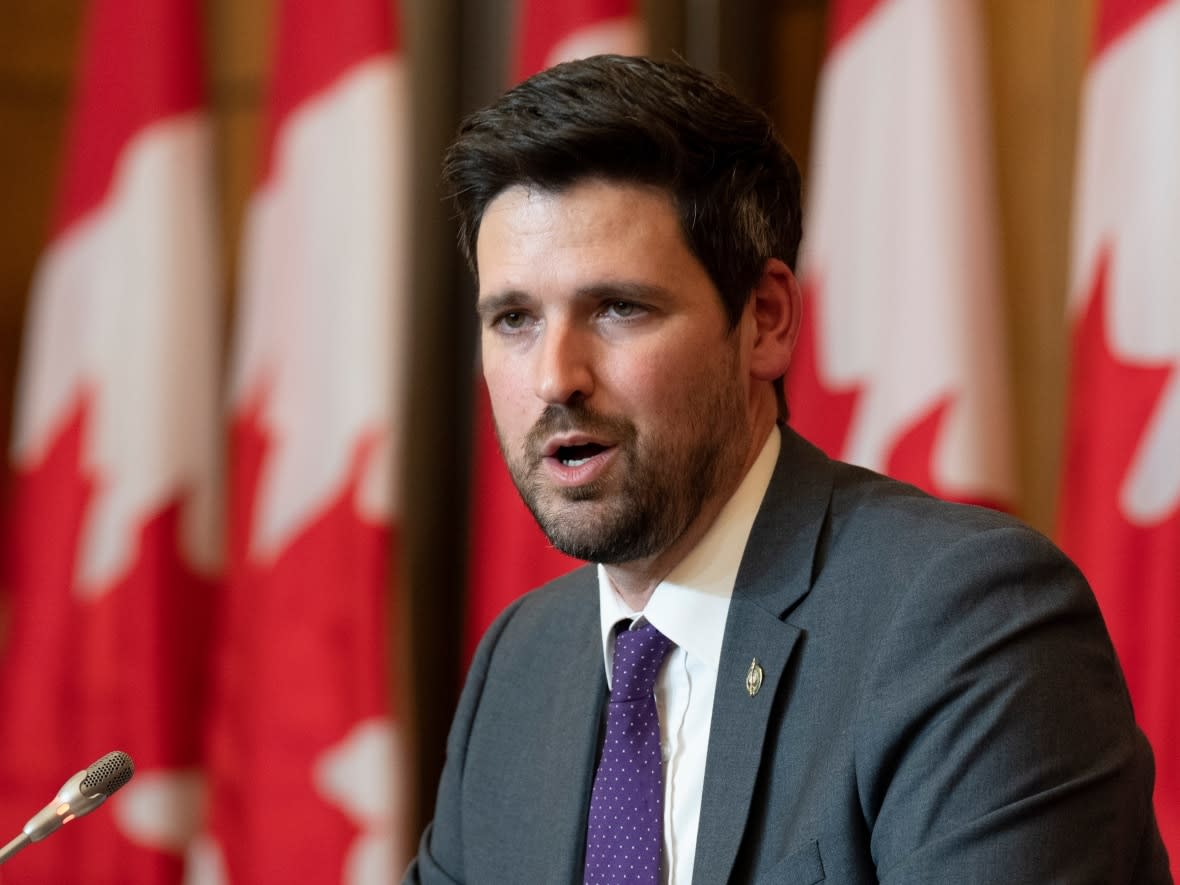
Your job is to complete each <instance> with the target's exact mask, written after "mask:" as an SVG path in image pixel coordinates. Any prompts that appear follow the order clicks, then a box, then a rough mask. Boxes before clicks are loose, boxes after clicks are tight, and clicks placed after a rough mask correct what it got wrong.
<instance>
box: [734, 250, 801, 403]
mask: <svg viewBox="0 0 1180 885" xmlns="http://www.w3.org/2000/svg"><path fill="white" fill-rule="evenodd" d="M802 310H803V296H802V292H801V291H800V288H799V281H798V280H796V279H795V275H794V274H793V273H791V269H790V268H789V267H787V265H786V264H785V263H784V262H783V261H780V260H779V259H778V258H771V259H769V260H768V261H767V262H766V265H765V267H763V268H762V276H761V277H759V279H758V282H757V283H756V284H755V285H754V291H753V293H752V295H751V297H750V300H749V301H748V302H747V303H746V312H747V316H748V317H749V318H750V319H752V320H753V324H754V330H753V334H754V342H753V349H752V351H751V359H750V374H751V375H753V377H754V378H756V379H758V380H759V381H774V380H776V379H778V378H781V377H782V376H783V375H785V374H786V372H787V367H788V366H789V365H790V364H791V355H792V354H793V353H794V352H795V339H796V338H798V337H799V323H800V320H801V318H802Z"/></svg>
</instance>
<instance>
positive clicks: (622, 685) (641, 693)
mask: <svg viewBox="0 0 1180 885" xmlns="http://www.w3.org/2000/svg"><path fill="white" fill-rule="evenodd" d="M671 648H672V640H670V639H669V638H668V637H667V636H665V635H664V634H663V633H661V632H660V631H659V630H657V629H656V628H655V627H654V626H653V625H651V624H644V625H643V626H642V627H637V628H636V629H634V630H623V631H622V632H620V633H619V634H618V635H617V636H616V637H615V661H614V666H613V667H612V668H611V692H610V699H611V703H618V702H620V701H633V700H635V699H637V698H642V697H648V696H650V695H651V692H652V689H653V688H654V687H655V684H656V674H657V673H659V672H660V665H661V664H663V663H664V658H666V657H667V656H668V651H669V649H671Z"/></svg>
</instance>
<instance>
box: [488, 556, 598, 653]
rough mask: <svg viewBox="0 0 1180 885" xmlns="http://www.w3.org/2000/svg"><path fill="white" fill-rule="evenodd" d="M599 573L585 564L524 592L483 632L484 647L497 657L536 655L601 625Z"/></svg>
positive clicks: (592, 631)
mask: <svg viewBox="0 0 1180 885" xmlns="http://www.w3.org/2000/svg"><path fill="white" fill-rule="evenodd" d="M597 587H598V583H597V575H596V572H595V568H594V566H593V565H584V566H581V567H580V568H576V569H574V570H573V571H571V572H568V573H567V574H564V575H561V576H560V577H558V578H555V579H553V580H552V581H549V582H548V583H547V584H543V585H541V586H540V587H537V588H536V589H533V590H530V591H529V592H527V593H525V594H523V595H522V596H521V597H520V598H518V599H517V600H516V601H515V602H513V603H512V604H511V605H509V606H508V607H507V608H506V609H505V610H504V611H503V612H501V614H500V616H499V617H498V618H496V620H495V621H494V622H493V623H492V625H491V626H490V627H489V628H488V630H487V632H486V633H485V634H484V638H483V640H482V641H481V647H482V646H488V648H487V653H488V654H490V653H491V652H492V648H493V647H494V649H495V654H496V656H497V657H501V658H502V657H504V656H505V655H507V656H514V655H517V654H525V655H533V654H536V653H537V652H538V650H543V649H545V648H561V647H562V646H563V645H566V644H568V643H569V642H570V641H571V640H572V639H574V638H576V637H578V636H579V635H581V634H584V633H586V632H587V631H589V633H590V635H593V634H594V633H595V632H596V625H597V624H598V593H597Z"/></svg>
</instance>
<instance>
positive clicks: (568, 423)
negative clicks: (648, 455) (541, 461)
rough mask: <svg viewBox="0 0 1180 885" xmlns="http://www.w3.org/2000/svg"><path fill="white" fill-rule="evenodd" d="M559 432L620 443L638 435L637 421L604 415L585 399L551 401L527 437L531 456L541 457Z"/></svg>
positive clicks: (526, 440)
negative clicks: (633, 422)
mask: <svg viewBox="0 0 1180 885" xmlns="http://www.w3.org/2000/svg"><path fill="white" fill-rule="evenodd" d="M557 433H584V434H586V435H587V436H593V437H599V438H604V439H611V440H615V441H616V442H617V443H625V442H629V441H631V440H633V439H634V438H635V435H636V432H635V425H634V424H632V423H631V422H630V421H628V420H627V419H626V418H619V417H616V416H612V415H604V414H602V413H600V412H595V411H594V410H593V409H590V408H587V407H586V406H585V405H583V404H581V403H576V404H574V405H548V406H546V407H545V411H543V412H542V413H541V417H539V418H538V419H537V421H536V423H535V424H533V426H532V428H531V429H530V430H529V432H528V436H526V437H525V441H524V449H525V453H526V454H527V455H528V456H529V457H530V458H538V457H540V454H541V450H542V449H543V448H544V446H545V443H546V441H547V440H548V439H549V437H551V436H553V435H554V434H557Z"/></svg>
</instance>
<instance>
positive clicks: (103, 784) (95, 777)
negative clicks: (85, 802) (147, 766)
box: [78, 750, 135, 798]
mask: <svg viewBox="0 0 1180 885" xmlns="http://www.w3.org/2000/svg"><path fill="white" fill-rule="evenodd" d="M133 774H135V763H134V762H132V761H131V757H130V756H128V755H127V754H126V753H124V752H123V751H122V750H112V751H111V752H110V753H107V754H106V755H105V756H103V757H102V758H101V759H99V760H98V761H97V762H94V763H92V764H91V765H90V767H89V768H87V769H86V776H85V777H84V778H82V783H81V784H80V785H79V788H78V789H79V792H81V794H82V795H83V796H86V797H87V798H91V797H93V796H96V795H98V794H100V793H102V794H104V795H107V796H109V795H111V793H113V792H115V790H117V789H119V788H120V787H122V786H125V785H126V784H127V781H129V780H131V775H133Z"/></svg>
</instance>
